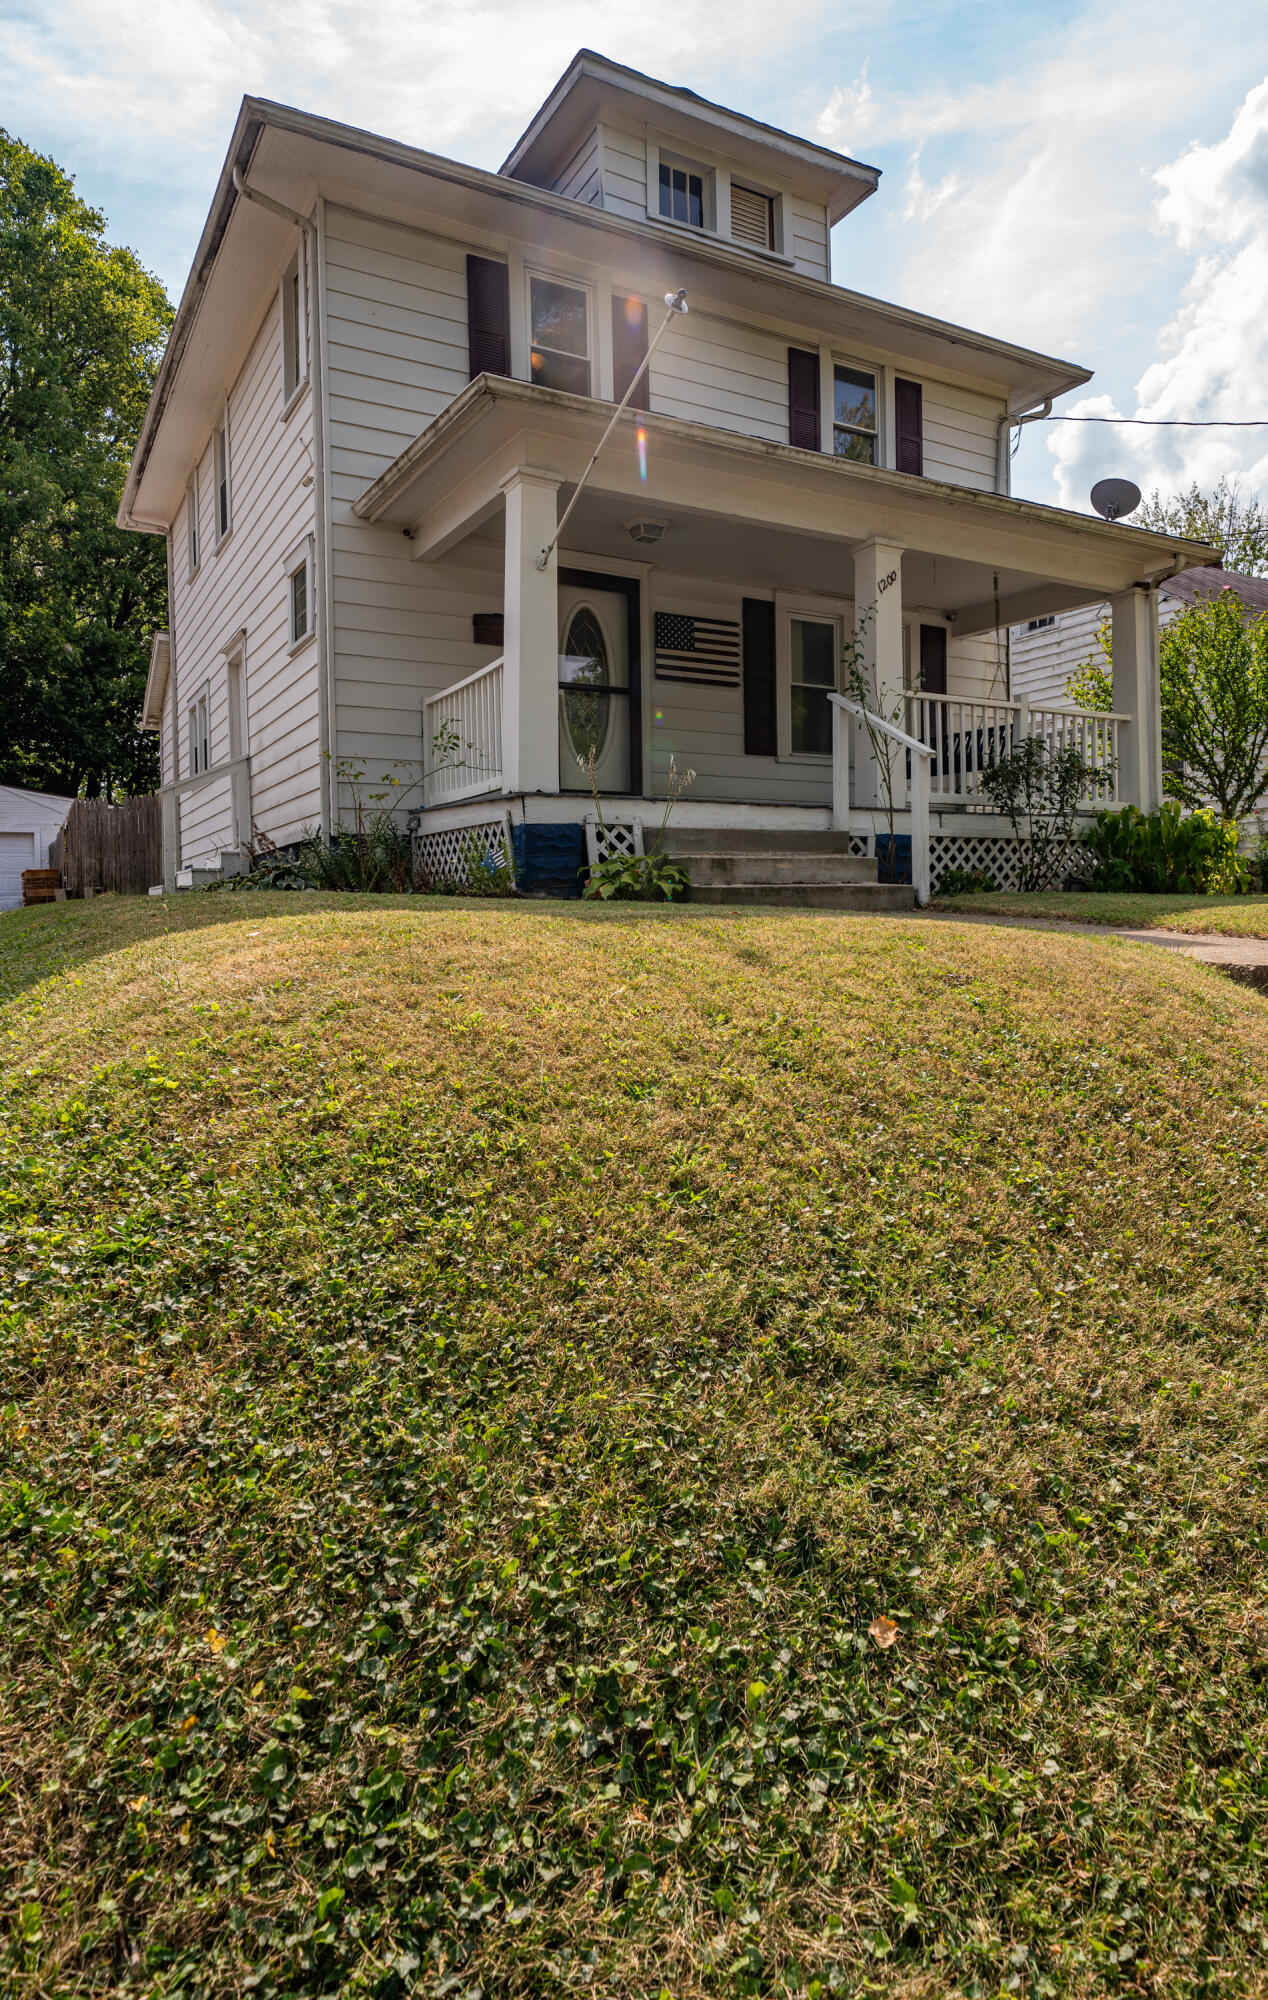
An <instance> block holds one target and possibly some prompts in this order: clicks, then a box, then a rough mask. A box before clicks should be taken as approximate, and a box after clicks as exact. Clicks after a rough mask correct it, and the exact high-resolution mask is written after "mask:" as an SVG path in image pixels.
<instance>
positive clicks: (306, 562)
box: [282, 535, 317, 654]
mask: <svg viewBox="0 0 1268 2000" xmlns="http://www.w3.org/2000/svg"><path fill="white" fill-rule="evenodd" d="M313 555H314V545H313V537H312V536H311V535H305V537H304V539H303V541H302V542H297V543H296V544H295V547H294V548H293V549H292V550H291V552H290V554H289V555H288V556H287V558H286V560H285V562H284V563H283V564H282V596H283V603H284V615H285V618H286V650H287V653H288V654H291V653H299V652H302V651H303V649H304V647H305V646H310V645H311V644H312V643H313V641H314V639H315V638H316V637H317V594H316V589H315V579H316V574H317V571H316V564H315V562H314V560H313ZM300 568H302V569H303V570H304V572H305V581H306V583H307V586H308V599H307V602H308V629H307V631H306V632H304V633H303V634H302V635H301V636H300V637H299V638H298V639H297V638H295V637H294V635H293V632H292V628H291V578H292V577H293V576H294V574H295V572H296V570H297V569H300Z"/></svg>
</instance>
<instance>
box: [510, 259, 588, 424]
mask: <svg viewBox="0 0 1268 2000" xmlns="http://www.w3.org/2000/svg"><path fill="white" fill-rule="evenodd" d="M534 278H547V279H549V280H550V282H551V283H552V284H554V285H568V286H570V287H571V288H572V290H573V291H575V292H583V293H584V294H585V301H586V365H587V367H588V369H589V371H590V386H589V388H588V390H587V392H586V393H587V394H588V395H590V396H599V395H601V394H603V393H604V392H605V385H604V381H603V371H602V369H601V367H600V346H599V297H598V294H599V285H598V282H597V280H596V279H595V278H592V277H583V276H581V275H579V274H578V273H577V272H576V271H569V270H567V269H565V268H562V267H555V268H552V267H551V266H550V265H549V264H530V263H527V262H525V264H524V291H523V301H524V304H523V313H524V373H525V377H526V379H527V380H528V381H530V382H531V381H532V379H533V279H534ZM611 300H612V294H611V289H610V288H609V291H608V318H609V319H611V317H612V304H611ZM513 317H514V315H512V318H513ZM574 359H575V357H574ZM611 386H612V357H611V334H610V332H609V336H608V367H607V379H606V389H607V390H609V391H610V389H611Z"/></svg>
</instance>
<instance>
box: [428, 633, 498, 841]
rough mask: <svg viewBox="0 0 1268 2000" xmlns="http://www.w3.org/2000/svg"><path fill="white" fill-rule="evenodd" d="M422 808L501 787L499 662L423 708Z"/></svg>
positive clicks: (457, 685)
mask: <svg viewBox="0 0 1268 2000" xmlns="http://www.w3.org/2000/svg"><path fill="white" fill-rule="evenodd" d="M423 759H424V777H423V804H424V805H425V806H452V805H457V804H458V803H459V801H460V800H462V799H475V798H479V797H481V796H482V795H483V794H485V793H488V792H499V791H501V789H502V662H501V660H500V659H497V660H492V661H490V663H489V665H488V666H487V667H480V668H479V669H478V670H477V672H475V673H474V674H468V675H467V678H466V679H465V680H464V681H455V682H454V684H453V686H452V687H447V688H444V689H443V690H442V691H441V693H440V694H434V695H432V696H431V698H430V699H429V700H428V701H426V702H424V704H423Z"/></svg>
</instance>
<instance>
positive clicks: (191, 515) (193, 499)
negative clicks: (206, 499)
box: [185, 466, 202, 576]
mask: <svg viewBox="0 0 1268 2000" xmlns="http://www.w3.org/2000/svg"><path fill="white" fill-rule="evenodd" d="M185 541H186V547H187V550H188V554H189V574H190V575H191V576H193V575H194V574H195V572H196V571H197V568H198V565H199V563H200V561H201V560H202V554H201V551H200V549H199V545H198V468H197V466H195V468H194V472H193V476H192V478H191V479H190V482H189V485H188V486H187V487H186V488H185Z"/></svg>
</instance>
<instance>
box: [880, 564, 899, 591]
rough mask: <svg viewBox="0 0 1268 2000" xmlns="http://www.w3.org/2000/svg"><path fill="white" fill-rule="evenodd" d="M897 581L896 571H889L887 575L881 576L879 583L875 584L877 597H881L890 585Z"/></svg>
mask: <svg viewBox="0 0 1268 2000" xmlns="http://www.w3.org/2000/svg"><path fill="white" fill-rule="evenodd" d="M897 581H898V571H897V570H896V569H891V571H890V573H889V575H888V576H883V577H882V578H881V580H880V582H879V583H878V584H877V586H876V595H877V596H878V597H883V596H884V595H885V592H886V591H887V590H888V589H889V588H890V586H891V584H895V583H897Z"/></svg>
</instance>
